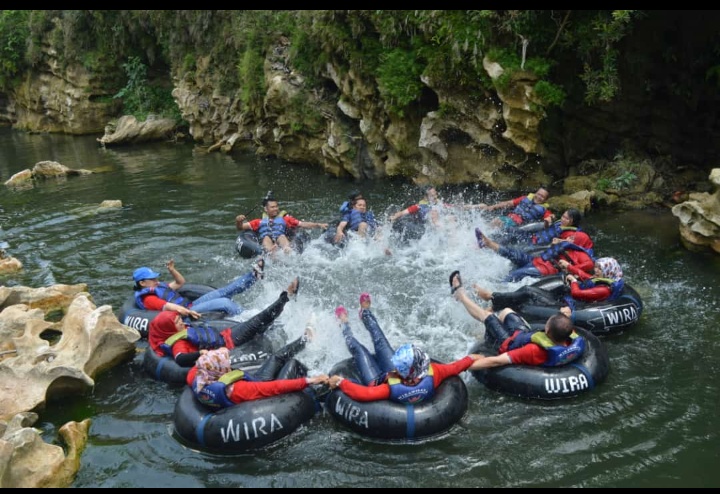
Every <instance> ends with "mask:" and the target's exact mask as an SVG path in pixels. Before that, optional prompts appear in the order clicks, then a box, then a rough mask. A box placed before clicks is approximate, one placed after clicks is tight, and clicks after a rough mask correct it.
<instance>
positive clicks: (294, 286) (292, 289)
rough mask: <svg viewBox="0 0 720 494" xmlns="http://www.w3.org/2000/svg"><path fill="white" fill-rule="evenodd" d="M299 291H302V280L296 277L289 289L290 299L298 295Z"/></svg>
mask: <svg viewBox="0 0 720 494" xmlns="http://www.w3.org/2000/svg"><path fill="white" fill-rule="evenodd" d="M298 290H300V278H298V277H297V276H296V277H295V279H294V280H292V282H291V283H290V284H289V285H288V287H287V294H288V297H292V296H295V295H297V292H298Z"/></svg>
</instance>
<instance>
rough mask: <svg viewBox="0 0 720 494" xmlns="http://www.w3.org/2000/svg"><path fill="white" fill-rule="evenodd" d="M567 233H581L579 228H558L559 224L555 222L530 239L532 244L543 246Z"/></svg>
mask: <svg viewBox="0 0 720 494" xmlns="http://www.w3.org/2000/svg"><path fill="white" fill-rule="evenodd" d="M568 231H573V232H576V231H582V230H581V229H580V228H578V227H575V226H560V222H559V221H556V222H555V223H553V224H552V225H550V226H549V227H547V228H545V229H544V230H541V231H539V232H537V233H536V234H535V235H533V237H532V243H534V244H536V245H545V244H550V243H552V239H554V238H560V235H562V234H563V233H564V232H568Z"/></svg>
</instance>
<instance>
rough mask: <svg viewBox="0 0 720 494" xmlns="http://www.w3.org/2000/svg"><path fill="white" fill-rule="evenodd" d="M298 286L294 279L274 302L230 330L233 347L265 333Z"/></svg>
mask: <svg viewBox="0 0 720 494" xmlns="http://www.w3.org/2000/svg"><path fill="white" fill-rule="evenodd" d="M299 285H300V280H299V279H298V278H295V279H294V280H293V281H292V283H290V286H288V289H287V290H286V291H284V292H282V293H281V294H280V296H279V297H278V299H277V300H276V301H275V302H273V303H272V304H270V305H269V306H267V307H266V308H265V309H263V310H262V311H261V312H259V313H258V314H256V315H254V316H253V317H251V318H250V319H248V320H247V321H245V322H243V323H242V324H239V325H237V326H235V327H234V328H233V329H232V339H233V343H234V344H235V346H240V345H242V344H243V343H247V342H248V341H250V340H252V339H253V338H254V337H255V336H257V335H259V334H261V333H263V332H265V331H266V330H267V329H268V328H269V327H270V325H271V324H272V323H273V321H275V319H277V317H278V316H279V315H280V314H281V313H282V311H283V309H284V308H285V304H286V303H288V302H289V301H290V296H291V295H295V294H296V293H297V290H298V286H299Z"/></svg>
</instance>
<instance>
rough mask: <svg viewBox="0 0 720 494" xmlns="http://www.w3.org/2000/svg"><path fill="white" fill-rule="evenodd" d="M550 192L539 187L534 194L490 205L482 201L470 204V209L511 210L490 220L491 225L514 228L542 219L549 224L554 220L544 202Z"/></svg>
mask: <svg viewBox="0 0 720 494" xmlns="http://www.w3.org/2000/svg"><path fill="white" fill-rule="evenodd" d="M549 196H550V193H549V192H548V191H547V189H546V188H545V187H540V188H539V189H538V190H537V191H536V192H535V193H534V194H527V195H524V196H519V197H516V198H514V199H510V200H507V201H500V202H497V203H495V204H492V205H487V204H484V203H480V204H475V205H473V206H470V208H471V209H479V210H481V211H496V210H507V209H511V208H512V211H510V212H508V213H506V214H504V215H502V216H500V217H498V218H495V219H493V220H492V222H491V225H492V226H495V227H498V228H500V227H504V228H515V227H518V226H520V225H524V224H527V223H534V222H539V221H543V222H545V225H546V226H549V225H550V224H551V223H552V222H553V221H555V215H553V213H552V211H550V208H549V207H548V205H547V204H546V203H545V201H547V199H548V197H549Z"/></svg>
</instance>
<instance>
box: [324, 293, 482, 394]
mask: <svg viewBox="0 0 720 494" xmlns="http://www.w3.org/2000/svg"><path fill="white" fill-rule="evenodd" d="M370 305H371V301H370V295H369V294H367V293H363V294H362V295H360V319H362V321H363V324H364V325H365V328H366V329H367V330H368V332H369V333H370V335H371V337H372V340H373V345H374V347H375V354H374V355H373V354H372V353H370V351H369V350H368V349H367V348H365V346H364V345H363V344H362V343H360V342H359V341H357V340H356V339H355V337H354V336H353V334H352V330H351V329H350V324H349V323H348V314H347V310H346V309H345V307H343V306H339V307H337V308H336V309H335V315H336V316H337V318H338V320H339V321H340V326H341V327H342V331H343V336H344V337H345V343H346V344H347V346H348V349H349V350H350V353H351V354H352V356H353V359H354V361H355V365H357V367H358V371H359V372H360V375H361V377H362V380H363V383H356V382H353V381H352V380H350V379H346V378H343V377H342V376H337V375H335V376H331V377H330V380H329V384H330V389H335V388H338V387H339V388H340V390H341V391H342V392H343V393H345V394H346V395H348V396H349V397H350V398H352V399H353V400H357V401H375V400H391V401H395V402H398V403H406V404H414V403H420V402H422V401H424V400H430V399H432V397H433V395H434V394H435V388H437V387H438V386H440V384H441V383H442V382H443V381H444V380H445V379H447V378H448V377H451V376H456V375H458V374H460V373H461V372H463V371H465V370H467V368H468V367H470V365H471V364H472V363H473V361H474V359H476V358H479V357H480V356H479V355H468V356H466V357H463V358H462V359H460V360H457V361H455V362H452V363H449V364H439V363H436V362H431V361H430V357H429V356H428V354H427V353H425V352H424V351H422V350H421V349H420V348H418V347H416V346H415V345H413V344H410V343H407V344H404V345H402V346H401V347H400V348H398V349H397V350H396V351H393V348H392V346H390V343H389V342H388V340H387V338H386V337H385V334H384V333H383V331H382V329H380V325H379V324H378V322H377V320H376V319H375V315H374V314H373V313H372V312H371V310H370Z"/></svg>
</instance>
